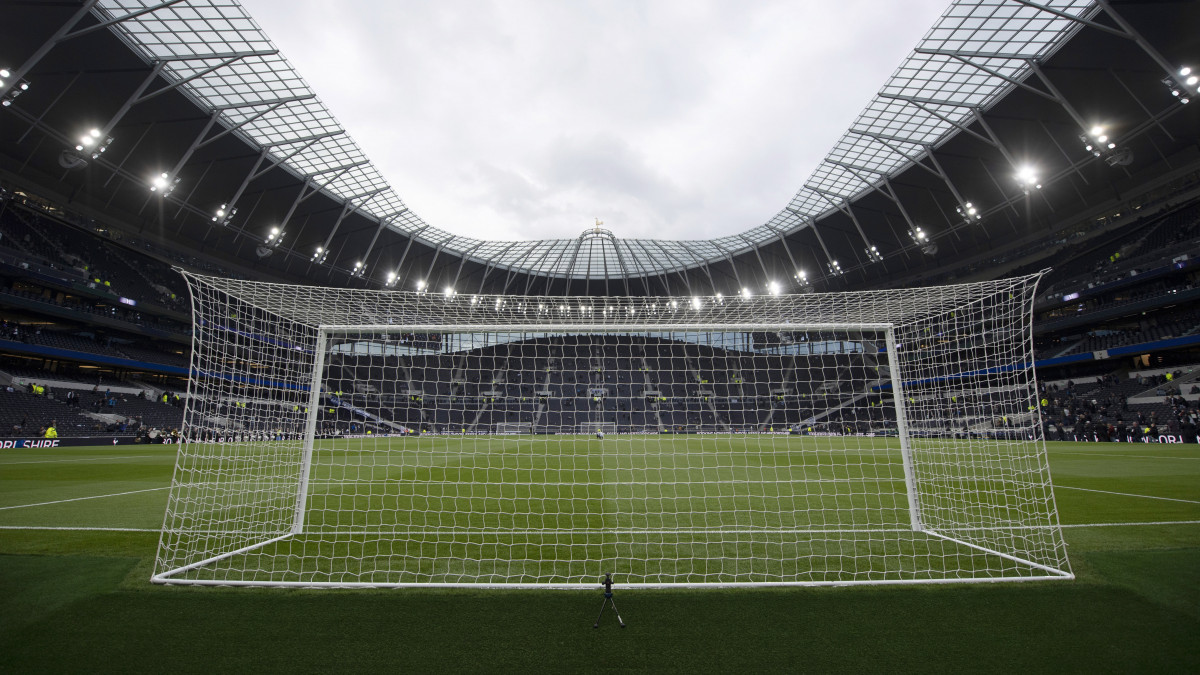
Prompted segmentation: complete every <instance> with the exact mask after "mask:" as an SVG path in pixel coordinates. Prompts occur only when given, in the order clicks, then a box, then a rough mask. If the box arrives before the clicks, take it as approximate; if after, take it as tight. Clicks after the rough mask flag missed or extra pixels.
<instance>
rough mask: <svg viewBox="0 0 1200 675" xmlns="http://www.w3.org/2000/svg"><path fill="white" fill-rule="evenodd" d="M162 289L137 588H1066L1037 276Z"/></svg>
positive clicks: (210, 282)
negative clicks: (727, 287) (1038, 582)
mask: <svg viewBox="0 0 1200 675" xmlns="http://www.w3.org/2000/svg"><path fill="white" fill-rule="evenodd" d="M185 276H186V278H187V281H188V284H189V287H190V291H191V297H192V307H193V316H194V323H195V326H194V328H195V338H194V341H193V351H192V377H191V382H190V385H189V396H188V399H187V407H186V410H185V421H184V429H183V436H184V439H183V442H182V443H181V446H180V449H179V454H178V459H177V463H176V468H175V475H174V479H173V481H172V484H171V491H170V495H169V498H168V503H167V510H166V514H165V517H164V521H163V527H162V534H161V542H160V545H159V549H158V555H157V560H156V563H155V569H154V573H153V581H155V582H159V583H182V584H219V585H293V586H342V587H354V586H460V585H461V586H475V587H480V586H498V587H526V586H529V587H577V586H589V587H590V586H595V584H596V580H597V579H599V578H600V577H602V576H603V575H604V574H605V573H609V572H611V573H613V574H614V578H615V579H617V580H618V582H619V583H621V584H623V585H627V586H637V585H644V586H673V585H688V586H700V585H726V586H733V585H743V584H746V585H749V584H756V585H768V584H774V585H791V584H796V585H800V584H854V583H878V584H883V583H921V582H968V581H996V580H1032V579H1068V578H1072V573H1071V570H1070V566H1069V563H1068V561H1067V556H1066V548H1065V545H1064V543H1063V539H1062V533H1061V530H1060V527H1059V523H1058V516H1057V512H1056V509H1055V504H1054V496H1053V492H1052V490H1051V483H1050V474H1049V468H1048V464H1047V458H1046V451H1045V444H1044V439H1043V438H1042V433H1041V428H1042V427H1041V424H1040V423H1039V411H1038V407H1037V395H1036V394H1037V387H1036V382H1035V379H1034V372H1033V367H1032V360H1033V353H1032V332H1031V313H1032V303H1033V297H1034V289H1035V287H1036V284H1037V280H1038V278H1039V276H1038V275H1032V276H1027V277H1020V278H1014V279H1007V280H1001V281H994V282H984V283H974V284H964V285H955V286H944V287H936V288H922V289H912V290H882V291H862V292H856V293H836V294H804V295H789V296H764V297H753V298H751V297H735V298H720V297H698V298H677V299H671V298H652V297H645V298H642V297H619V298H618V297H608V298H586V297H571V298H530V297H512V296H506V297H501V296H483V295H479V296H471V295H465V294H453V293H450V294H433V293H408V292H399V291H371V290H351V289H332V288H315V287H301V286H286V285H279V284H269V283H260V282H250V281H237V280H230V279H221V278H214V277H205V276H198V275H192V274H186V275H185ZM597 432H601V433H597ZM231 439H239V440H237V441H234V440H231ZM251 439H253V440H251Z"/></svg>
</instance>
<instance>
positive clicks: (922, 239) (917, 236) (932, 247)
mask: <svg viewBox="0 0 1200 675" xmlns="http://www.w3.org/2000/svg"><path fill="white" fill-rule="evenodd" d="M908 236H909V238H910V239H912V240H913V243H915V244H916V245H917V246H918V247H919V248H920V249H921V252H922V253H924V254H925V255H936V254H937V252H938V245H937V242H936V241H934V240H933V239H932V238H931V237H930V236H929V233H928V232H926V231H925V230H924V229H923V228H921V227H920V226H917V227H914V228H913V229H911V230H909V231H908Z"/></svg>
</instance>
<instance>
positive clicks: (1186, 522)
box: [1061, 520, 1200, 528]
mask: <svg viewBox="0 0 1200 675" xmlns="http://www.w3.org/2000/svg"><path fill="white" fill-rule="evenodd" d="M1151 525H1200V520H1157V521H1148V522H1141V523H1077V524H1075V525H1062V526H1061V527H1063V528H1068V527H1149V526H1151Z"/></svg>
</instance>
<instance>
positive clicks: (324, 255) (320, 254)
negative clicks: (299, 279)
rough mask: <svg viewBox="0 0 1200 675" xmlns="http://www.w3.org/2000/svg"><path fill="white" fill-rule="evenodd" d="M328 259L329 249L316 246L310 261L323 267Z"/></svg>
mask: <svg viewBox="0 0 1200 675" xmlns="http://www.w3.org/2000/svg"><path fill="white" fill-rule="evenodd" d="M230 215H231V216H232V215H233V214H232V213H231V214H230ZM328 258H329V249H327V248H325V247H324V246H318V247H317V250H315V251H313V254H312V261H313V262H315V263H317V264H318V265H323V264H324V263H325V260H326V259H328Z"/></svg>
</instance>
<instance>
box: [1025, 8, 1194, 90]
mask: <svg viewBox="0 0 1200 675" xmlns="http://www.w3.org/2000/svg"><path fill="white" fill-rule="evenodd" d="M1013 2H1017V3H1020V4H1022V5H1025V6H1026V7H1032V8H1034V9H1036V10H1038V11H1041V12H1046V13H1047V14H1053V15H1054V16H1057V17H1059V18H1062V19H1067V20H1068V21H1074V22H1075V23H1078V24H1082V25H1084V26H1087V27H1088V28H1094V29H1096V30H1098V31H1103V32H1105V33H1108V34H1110V35H1116V36H1117V37H1120V38H1125V39H1126V40H1131V41H1132V42H1134V43H1135V44H1137V46H1138V47H1141V49H1142V51H1144V52H1146V55H1147V56H1149V57H1150V58H1151V59H1153V60H1154V62H1155V63H1157V64H1158V67H1159V68H1162V69H1163V72H1164V73H1166V74H1167V75H1168V76H1170V77H1172V78H1174V77H1175V76H1176V74H1177V73H1176V72H1175V71H1176V66H1175V65H1173V64H1171V62H1169V61H1167V60H1166V58H1164V57H1163V55H1162V54H1161V53H1160V52H1159V51H1158V50H1157V49H1155V48H1154V46H1153V45H1151V44H1150V43H1149V42H1148V41H1147V40H1146V38H1145V37H1144V36H1143V35H1142V34H1141V33H1139V32H1138V31H1137V29H1136V28H1134V27H1133V26H1132V25H1131V24H1130V23H1129V22H1128V21H1126V20H1125V17H1123V16H1121V14H1120V13H1119V12H1117V10H1115V9H1113V6H1112V3H1111V2H1109V0H1096V4H1097V5H1098V6H1099V8H1100V9H1101V10H1103V11H1104V13H1105V14H1107V15H1108V17H1109V18H1110V19H1112V21H1113V23H1115V24H1117V28H1113V27H1112V26H1106V25H1104V24H1102V23H1097V22H1095V21H1092V20H1090V19H1085V18H1083V17H1081V16H1073V15H1071V14H1068V13H1067V12H1064V11H1061V10H1057V9H1054V8H1053V7H1047V6H1046V5H1043V4H1040V3H1037V2H1032V1H1031V0H1013ZM1179 85H1180V86H1182V87H1184V88H1185V89H1188V90H1190V91H1191V93H1192V95H1194V96H1195V95H1200V85H1196V86H1190V85H1188V84H1187V83H1186V82H1179Z"/></svg>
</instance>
